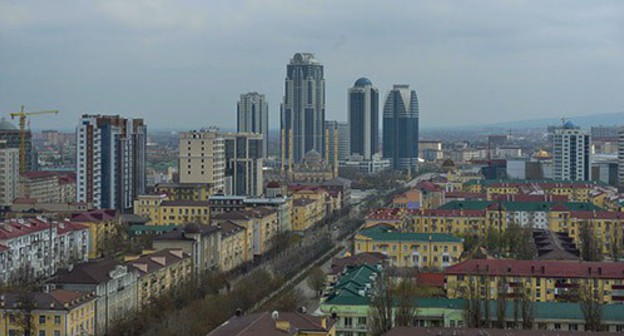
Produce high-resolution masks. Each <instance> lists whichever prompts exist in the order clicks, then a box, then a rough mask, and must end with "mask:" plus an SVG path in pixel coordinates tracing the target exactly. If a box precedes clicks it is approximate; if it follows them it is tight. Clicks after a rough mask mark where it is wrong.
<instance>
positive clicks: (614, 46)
mask: <svg viewBox="0 0 624 336" xmlns="http://www.w3.org/2000/svg"><path fill="white" fill-rule="evenodd" d="M622 22H624V4H622V3H621V2H620V1H601V2H586V1H540V2H535V1H478V2H472V1H465V2H452V1H429V2H425V1H410V2H398V1H392V2H386V1H383V2H381V1H320V2H319V1H301V2H300V1H297V2H294V1H227V2H216V1H210V2H203V1H182V2H179V1H177V2H172V1H89V2H81V1H54V2H40V1H0V64H1V66H0V111H2V113H8V112H13V111H15V110H18V109H19V106H20V105H26V106H27V108H31V109H34V110H40V109H50V108H54V109H59V110H60V111H61V113H60V114H59V115H58V116H56V117H54V118H46V119H45V122H44V121H33V124H32V127H33V128H39V129H41V128H61V129H71V128H73V127H74V124H75V120H77V118H78V117H79V115H81V114H84V113H106V114H115V113H119V114H133V115H135V116H138V117H146V118H149V124H150V128H152V129H156V128H180V129H185V128H188V127H191V126H192V127H195V126H199V125H202V126H208V125H218V126H220V127H223V128H233V127H234V126H235V124H234V120H235V117H234V116H235V112H236V101H237V100H238V96H239V94H240V93H243V92H248V91H259V92H262V93H265V94H266V95H267V100H268V102H269V108H270V124H271V128H272V129H277V128H278V120H279V105H280V103H281V101H282V96H283V90H284V76H285V66H286V64H287V63H288V62H289V59H290V57H292V55H293V54H294V53H295V52H299V51H309V52H313V53H315V54H316V55H317V57H318V59H319V60H320V62H322V64H323V65H324V66H325V73H326V74H325V77H326V81H327V84H326V86H327V88H326V92H327V119H337V120H345V119H346V109H347V106H346V105H347V89H348V88H349V87H350V86H352V85H353V82H354V81H355V80H356V79H357V78H359V77H362V76H365V77H368V78H370V79H371V80H372V82H373V84H374V85H375V86H377V87H378V88H379V89H380V94H381V95H385V93H386V92H387V91H388V90H389V89H390V88H391V86H392V84H395V83H405V84H410V85H411V86H412V88H413V89H415V90H416V91H417V92H418V95H419V98H420V109H421V127H423V128H427V127H437V126H462V125H466V126H467V125H475V124H484V123H491V122H503V121H511V120H518V119H526V118H540V117H561V116H568V117H569V116H576V115H587V114H592V113H602V112H618V111H622V110H624V109H623V108H622V106H624V95H621V94H620V93H619V90H620V88H621V87H622V84H624V67H623V66H622V62H621V60H622V56H623V54H624V47H623V44H622V36H623V35H622V32H623V31H622V29H623V26H622Z"/></svg>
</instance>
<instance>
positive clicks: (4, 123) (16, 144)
mask: <svg viewBox="0 0 624 336" xmlns="http://www.w3.org/2000/svg"><path fill="white" fill-rule="evenodd" d="M24 132H25V133H26V134H25V138H24V154H25V155H24V159H25V162H26V165H25V169H26V171H32V170H33V158H34V153H33V149H32V133H31V132H30V130H29V129H27V130H24ZM2 140H6V148H17V149H19V148H20V130H19V129H18V128H17V127H16V126H15V125H13V124H12V123H10V122H9V121H8V120H6V119H5V118H2V119H0V141H2Z"/></svg>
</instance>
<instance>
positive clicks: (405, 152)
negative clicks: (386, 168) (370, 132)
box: [383, 85, 419, 170]
mask: <svg viewBox="0 0 624 336" xmlns="http://www.w3.org/2000/svg"><path fill="white" fill-rule="evenodd" d="M418 115H419V112H418V97H417V96H416V91H413V90H412V91H410V89H409V85H394V86H393V87H392V90H390V92H388V95H387V96H386V101H385V103H384V109H383V157H384V158H387V159H390V164H391V167H392V168H393V169H395V170H410V169H411V170H413V169H414V168H416V163H417V162H418Z"/></svg>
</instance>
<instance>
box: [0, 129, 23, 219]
mask: <svg viewBox="0 0 624 336" xmlns="http://www.w3.org/2000/svg"><path fill="white" fill-rule="evenodd" d="M19 166H20V164H19V149H17V148H8V147H7V144H6V140H0V206H5V207H6V206H10V205H11V204H13V200H14V199H15V198H16V197H17V196H18V181H19V169H20V167H19Z"/></svg>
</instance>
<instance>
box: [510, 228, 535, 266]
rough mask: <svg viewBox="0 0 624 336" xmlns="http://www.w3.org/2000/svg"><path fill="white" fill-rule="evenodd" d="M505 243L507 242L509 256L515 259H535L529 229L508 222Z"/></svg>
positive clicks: (531, 234)
mask: <svg viewBox="0 0 624 336" xmlns="http://www.w3.org/2000/svg"><path fill="white" fill-rule="evenodd" d="M505 236H506V239H505V241H506V242H509V254H510V255H512V256H515V257H516V258H517V259H522V260H532V259H533V258H535V253H536V252H535V245H534V244H533V233H532V230H531V228H528V227H522V226H521V225H520V224H517V223H515V222H510V223H509V225H508V227H507V230H506V231H505Z"/></svg>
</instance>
